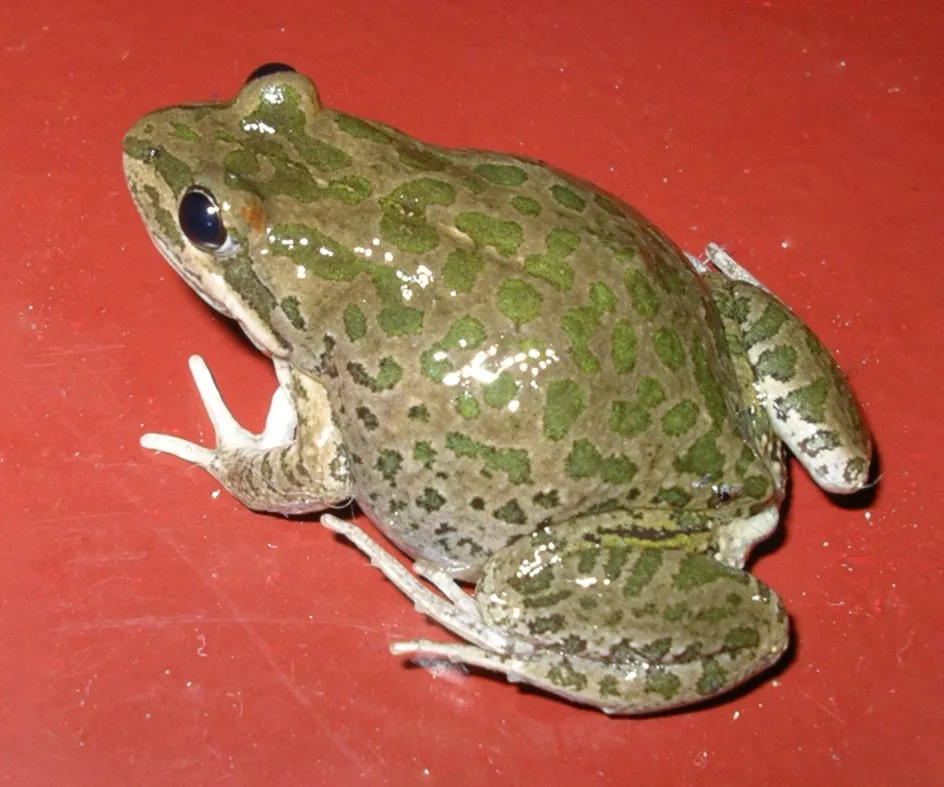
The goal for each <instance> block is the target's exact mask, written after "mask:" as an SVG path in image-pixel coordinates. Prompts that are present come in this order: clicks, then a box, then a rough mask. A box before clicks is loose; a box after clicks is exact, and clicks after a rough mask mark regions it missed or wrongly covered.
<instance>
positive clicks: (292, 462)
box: [141, 356, 351, 514]
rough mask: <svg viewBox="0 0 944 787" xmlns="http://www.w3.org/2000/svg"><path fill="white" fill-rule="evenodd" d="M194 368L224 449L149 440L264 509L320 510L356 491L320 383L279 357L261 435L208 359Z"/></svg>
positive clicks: (195, 362)
mask: <svg viewBox="0 0 944 787" xmlns="http://www.w3.org/2000/svg"><path fill="white" fill-rule="evenodd" d="M190 368H191V371H192V373H193V376H194V381H195V382H196V384H197V388H198V390H199V392H200V396H201V398H202V399H203V403H204V406H205V407H206V410H207V413H208V415H209V417H210V420H211V421H212V423H213V429H214V432H215V433H216V443H217V445H216V447H215V448H214V449H210V448H206V447H204V446H198V445H195V444H193V443H189V442H187V441H185V440H181V439H179V438H176V437H171V436H169V435H155V434H147V435H144V436H143V437H142V438H141V443H142V445H144V446H145V447H146V448H153V449H155V450H158V451H165V452H167V453H171V454H174V455H175V456H179V457H180V458H182V459H184V460H186V461H190V462H193V463H195V464H197V465H199V466H201V467H203V468H204V469H205V470H207V471H208V472H209V473H211V474H212V475H213V476H214V477H215V478H216V479H217V480H219V481H220V483H221V484H223V486H224V487H225V488H226V489H227V491H228V492H230V494H232V495H233V496H234V497H236V498H237V499H238V500H240V501H241V502H242V503H244V504H245V505H247V506H249V507H250V508H253V509H256V510H262V511H275V512H279V513H284V514H295V513H302V512H305V511H317V510H321V509H323V508H326V507H327V506H330V505H334V504H337V503H341V502H343V501H344V500H346V499H348V498H349V497H350V496H351V482H350V478H349V475H348V467H347V462H346V461H345V457H346V454H345V451H344V447H343V443H342V441H341V437H340V435H339V434H338V432H337V429H336V427H335V425H334V422H333V419H332V414H331V406H330V403H329V401H328V397H327V394H326V393H325V390H324V388H323V387H322V386H321V384H320V383H319V382H318V381H317V380H315V379H313V378H311V377H308V376H306V375H304V374H301V373H300V372H298V371H296V370H294V369H293V368H292V367H291V366H290V365H289V364H287V363H285V362H282V361H276V373H277V375H278V378H279V388H278V389H277V390H276V392H275V394H274V396H273V397H272V404H271V407H270V410H269V414H268V417H267V419H266V426H265V429H264V430H263V432H262V433H260V434H253V433H251V432H249V431H247V430H246V429H244V428H243V427H242V426H240V425H239V424H238V423H237V422H236V420H235V419H234V418H233V416H232V415H231V414H230V412H229V410H228V409H227V407H226V405H225V404H224V403H223V400H222V397H221V396H220V394H219V391H218V390H217V387H216V384H215V382H214V381H213V378H212V376H211V375H210V372H209V370H208V369H207V367H206V364H205V363H204V362H203V360H202V359H201V358H199V357H197V356H194V357H193V358H191V361H190Z"/></svg>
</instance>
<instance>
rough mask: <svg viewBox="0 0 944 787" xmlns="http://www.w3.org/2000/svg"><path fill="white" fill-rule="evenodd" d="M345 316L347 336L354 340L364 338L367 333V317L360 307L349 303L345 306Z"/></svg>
mask: <svg viewBox="0 0 944 787" xmlns="http://www.w3.org/2000/svg"><path fill="white" fill-rule="evenodd" d="M343 318H344V331H345V333H347V338H348V339H350V340H351V341H352V342H356V341H359V340H360V339H363V338H364V335H365V334H366V333H367V318H366V317H365V316H364V312H362V311H361V309H360V307H359V306H355V305H354V304H353V303H349V304H348V305H347V306H345V307H344V314H343Z"/></svg>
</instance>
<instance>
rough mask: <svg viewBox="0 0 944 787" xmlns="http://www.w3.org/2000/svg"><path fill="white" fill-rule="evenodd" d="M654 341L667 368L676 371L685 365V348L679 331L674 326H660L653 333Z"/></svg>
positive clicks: (657, 353)
mask: <svg viewBox="0 0 944 787" xmlns="http://www.w3.org/2000/svg"><path fill="white" fill-rule="evenodd" d="M652 343H653V344H654V345H655V348H656V355H658V356H659V360H660V361H662V365H663V366H665V367H666V368H667V369H671V370H672V371H673V372H675V371H678V370H679V369H681V368H682V367H683V366H684V365H685V348H684V347H682V340H681V339H680V338H679V335H678V333H676V332H675V331H674V330H673V329H672V328H659V329H658V330H657V331H656V332H655V333H654V334H653V335H652Z"/></svg>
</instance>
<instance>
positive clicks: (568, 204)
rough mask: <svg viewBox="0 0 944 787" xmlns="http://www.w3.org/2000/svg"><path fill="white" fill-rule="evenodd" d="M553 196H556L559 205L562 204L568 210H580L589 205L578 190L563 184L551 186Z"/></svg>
mask: <svg viewBox="0 0 944 787" xmlns="http://www.w3.org/2000/svg"><path fill="white" fill-rule="evenodd" d="M551 196H552V197H554V200H555V201H556V202H557V204H558V205H562V206H563V207H565V208H567V209H568V210H575V211H577V212H580V211H582V210H583V209H584V208H585V207H586V206H587V201H586V200H585V199H584V198H583V197H581V196H579V195H578V194H577V192H576V191H574V190H573V189H572V188H569V187H567V186H563V185H561V184H557V185H554V186H551Z"/></svg>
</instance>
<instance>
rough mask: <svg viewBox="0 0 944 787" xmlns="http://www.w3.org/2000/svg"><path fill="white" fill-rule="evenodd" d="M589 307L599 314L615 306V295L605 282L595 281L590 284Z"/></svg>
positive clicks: (609, 310)
mask: <svg viewBox="0 0 944 787" xmlns="http://www.w3.org/2000/svg"><path fill="white" fill-rule="evenodd" d="M590 307H591V308H592V309H593V310H594V311H595V312H596V313H597V314H599V315H600V316H602V315H604V314H606V313H607V312H611V311H613V310H614V309H615V308H616V296H615V295H614V294H613V290H611V289H610V288H609V287H608V286H607V285H606V284H605V283H603V282H602V281H596V282H594V283H593V284H591V285H590Z"/></svg>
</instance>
